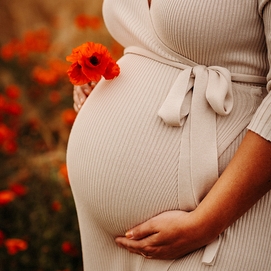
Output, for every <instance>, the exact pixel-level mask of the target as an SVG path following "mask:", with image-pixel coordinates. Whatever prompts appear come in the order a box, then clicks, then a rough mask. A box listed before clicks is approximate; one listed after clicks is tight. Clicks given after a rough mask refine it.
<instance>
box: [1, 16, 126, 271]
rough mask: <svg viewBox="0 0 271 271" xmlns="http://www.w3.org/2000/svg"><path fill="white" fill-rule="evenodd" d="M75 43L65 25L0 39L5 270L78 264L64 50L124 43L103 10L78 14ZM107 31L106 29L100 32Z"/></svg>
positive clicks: (61, 270)
mask: <svg viewBox="0 0 271 271" xmlns="http://www.w3.org/2000/svg"><path fill="white" fill-rule="evenodd" d="M74 29H75V30H74V31H75V36H76V33H77V34H78V39H77V40H76V41H75V42H74V44H70V43H69V44H65V43H63V41H62V42H59V39H57V37H58V36H59V35H61V31H62V29H61V27H55V25H48V26H47V27H42V28H34V27H33V29H29V30H27V31H25V32H24V33H23V35H22V36H21V37H20V38H14V39H11V40H9V41H8V42H6V43H4V44H0V45H1V48H0V163H1V164H0V165H1V171H0V180H1V181H0V270H1V271H81V270H82V258H81V257H82V256H81V248H80V235H79V229H78V222H77V216H76V211H75V206H74V201H73V197H72V193H71V190H70V186H69V180H68V175H67V169H66V164H65V156H66V146H67V141H68V136H69V132H70V129H71V127H72V124H73V122H74V119H75V118H76V114H75V112H74V110H73V106H72V104H73V101H72V90H73V87H72V85H71V83H70V82H69V79H68V77H67V69H68V67H69V63H68V62H66V60H65V57H66V55H67V54H69V53H70V50H71V46H78V45H80V42H86V41H92V40H93V41H95V42H101V43H103V44H104V45H106V46H107V47H108V49H109V51H110V52H111V54H112V56H113V57H114V58H115V59H117V58H118V57H119V56H120V55H121V53H122V48H121V46H119V45H118V44H117V43H116V42H115V41H114V40H112V39H111V38H110V36H109V35H108V34H107V33H106V32H105V30H104V29H105V27H104V24H103V21H102V19H101V16H100V15H99V16H95V15H90V14H87V13H84V14H83V13H80V14H76V16H74ZM101 33H102V34H101Z"/></svg>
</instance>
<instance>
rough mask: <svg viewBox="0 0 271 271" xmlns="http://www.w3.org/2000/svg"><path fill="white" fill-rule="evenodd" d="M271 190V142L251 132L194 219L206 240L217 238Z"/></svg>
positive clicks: (200, 206)
mask: <svg viewBox="0 0 271 271" xmlns="http://www.w3.org/2000/svg"><path fill="white" fill-rule="evenodd" d="M270 189H271V142H269V141H267V140H265V139H263V138H262V137H260V136H259V135H257V134H255V133H253V132H251V131H249V132H248V133H247V135H246V136H245V138H244V140H243V142H242V144H241V145H240V147H239V149H238V151H237V152H236V154H235V156H234V157H233V159H232V161H231V162H230V164H229V165H228V167H227V168H226V169H225V171H224V173H223V174H222V175H221V177H220V178H219V179H218V181H217V182H216V184H215V185H214V186H213V188H212V189H211V190H210V192H209V193H208V194H207V196H206V197H205V198H204V200H203V201H202V202H201V203H200V204H199V206H198V207H197V208H196V210H195V211H193V213H194V217H195V219H197V221H198V222H199V223H200V225H201V226H202V229H203V231H205V234H206V238H207V236H209V237H211V238H214V237H215V236H216V235H218V234H220V233H221V232H223V231H224V230H225V229H226V228H227V227H229V226H230V225H231V224H232V223H234V222H235V221H236V220H237V219H238V218H239V217H241V216H242V215H243V214H244V213H245V212H246V211H248V210H249V209H250V208H251V207H252V206H253V205H254V204H255V203H256V202H257V201H258V200H259V199H260V198H261V197H262V196H263V195H264V194H266V193H267V192H268V191H269V190H270ZM267 215H269V214H267Z"/></svg>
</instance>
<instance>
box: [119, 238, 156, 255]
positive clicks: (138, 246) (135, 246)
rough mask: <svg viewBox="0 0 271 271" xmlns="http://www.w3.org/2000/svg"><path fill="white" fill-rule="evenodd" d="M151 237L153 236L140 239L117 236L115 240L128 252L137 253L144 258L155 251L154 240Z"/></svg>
mask: <svg viewBox="0 0 271 271" xmlns="http://www.w3.org/2000/svg"><path fill="white" fill-rule="evenodd" d="M152 239H155V237H148V238H147V239H142V240H129V239H127V238H125V237H117V238H116V240H115V241H116V244H117V245H118V246H119V247H120V248H125V249H127V250H128V251H129V252H131V253H136V254H139V255H141V256H143V257H145V258H151V257H154V256H155V254H156V253H157V252H156V250H157V247H156V245H155V244H154V243H155V241H154V240H152ZM151 255H153V256H151Z"/></svg>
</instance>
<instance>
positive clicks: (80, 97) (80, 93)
mask: <svg viewBox="0 0 271 271" xmlns="http://www.w3.org/2000/svg"><path fill="white" fill-rule="evenodd" d="M96 84H97V83H96V82H94V81H91V82H90V83H88V84H85V85H81V86H74V88H73V102H74V103H73V108H74V110H75V111H76V112H77V113H78V112H79V110H80V109H81V107H82V105H83V104H84V102H85V101H86V99H87V97H88V95H89V94H90V93H91V91H92V90H93V89H94V87H95V86H96Z"/></svg>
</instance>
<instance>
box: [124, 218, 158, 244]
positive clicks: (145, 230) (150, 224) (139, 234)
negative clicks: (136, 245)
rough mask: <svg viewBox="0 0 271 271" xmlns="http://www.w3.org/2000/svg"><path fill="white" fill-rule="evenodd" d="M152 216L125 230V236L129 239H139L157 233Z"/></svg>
mask: <svg viewBox="0 0 271 271" xmlns="http://www.w3.org/2000/svg"><path fill="white" fill-rule="evenodd" d="M157 232H158V231H157V229H156V224H155V223H154V218H152V219H150V220H148V221H146V222H144V223H142V224H140V225H138V226H136V227H134V228H133V229H131V230H129V231H127V232H126V234H125V237H126V238H128V239H130V240H140V239H143V238H146V237H148V236H150V235H153V234H155V233H157Z"/></svg>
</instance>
